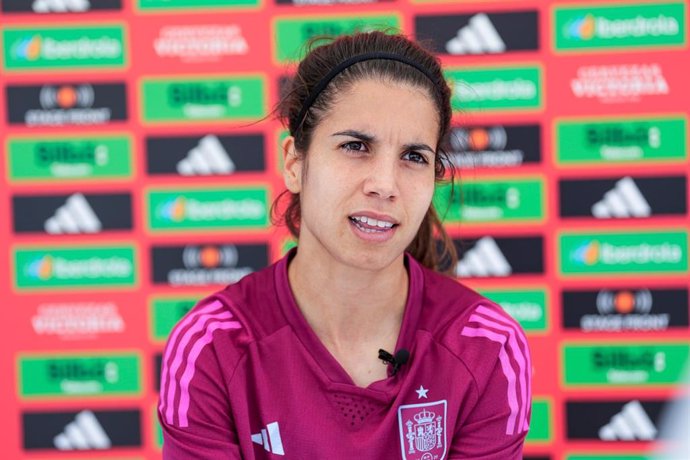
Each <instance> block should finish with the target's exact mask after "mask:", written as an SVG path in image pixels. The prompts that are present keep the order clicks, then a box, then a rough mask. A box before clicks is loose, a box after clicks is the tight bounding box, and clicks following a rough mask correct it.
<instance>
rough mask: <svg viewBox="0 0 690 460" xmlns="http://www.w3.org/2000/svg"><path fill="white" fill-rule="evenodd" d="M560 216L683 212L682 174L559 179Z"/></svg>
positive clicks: (684, 186) (684, 182) (643, 215)
mask: <svg viewBox="0 0 690 460" xmlns="http://www.w3.org/2000/svg"><path fill="white" fill-rule="evenodd" d="M558 187H559V203H560V216H561V217H594V218H596V219H624V218H647V217H656V216H665V215H669V216H671V215H676V216H684V215H685V214H686V213H687V203H686V194H687V178H686V177H685V176H666V177H631V176H625V177H623V178H620V179H619V178H613V179H586V180H580V179H573V180H571V179H564V180H561V181H559V184H558Z"/></svg>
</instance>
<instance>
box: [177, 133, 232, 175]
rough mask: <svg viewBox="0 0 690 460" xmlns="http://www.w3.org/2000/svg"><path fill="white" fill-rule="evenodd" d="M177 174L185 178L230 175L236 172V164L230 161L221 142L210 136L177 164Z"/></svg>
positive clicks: (205, 137)
mask: <svg viewBox="0 0 690 460" xmlns="http://www.w3.org/2000/svg"><path fill="white" fill-rule="evenodd" d="M177 172H178V173H180V174H182V175H183V176H205V175H211V174H230V173H233V172H235V163H233V162H232V160H231V159H230V156H229V155H228V152H227V151H226V150H225V149H224V148H223V145H222V144H221V143H220V140H219V139H218V138H217V137H216V136H214V135H212V134H209V135H207V136H204V137H202V138H201V140H200V141H199V145H198V146H197V147H194V148H193V149H192V150H190V151H189V153H188V154H187V156H186V157H185V158H184V159H182V160H181V161H180V162H179V163H177Z"/></svg>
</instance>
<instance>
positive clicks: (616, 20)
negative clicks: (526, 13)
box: [553, 2, 686, 51]
mask: <svg viewBox="0 0 690 460" xmlns="http://www.w3.org/2000/svg"><path fill="white" fill-rule="evenodd" d="M685 28H686V23H685V4H683V3H682V2H672V3H671V2H667V3H642V4H638V5H614V4H611V5H602V6H593V5H587V6H575V7H568V6H563V7H556V8H554V31H553V33H554V35H555V48H556V50H559V51H571V50H605V49H615V48H640V47H678V46H682V45H683V44H684V43H685V40H686V38H685V34H686V30H685Z"/></svg>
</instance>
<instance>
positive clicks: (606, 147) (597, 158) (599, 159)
mask: <svg viewBox="0 0 690 460" xmlns="http://www.w3.org/2000/svg"><path fill="white" fill-rule="evenodd" d="M686 133H687V122H686V120H685V118H683V117H663V118H661V117H658V118H654V117H649V118H640V119H629V118H626V119H609V120H577V119H575V120H560V121H558V122H556V154H557V157H558V162H559V163H561V164H580V163H592V164H606V163H620V162H643V163H646V162H654V161H664V160H679V161H682V160H685V159H686V158H687V149H686Z"/></svg>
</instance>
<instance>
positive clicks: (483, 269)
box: [455, 236, 513, 277]
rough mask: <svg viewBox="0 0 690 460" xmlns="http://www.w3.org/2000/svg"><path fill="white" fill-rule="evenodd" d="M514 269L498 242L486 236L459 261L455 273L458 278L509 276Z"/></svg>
mask: <svg viewBox="0 0 690 460" xmlns="http://www.w3.org/2000/svg"><path fill="white" fill-rule="evenodd" d="M512 272H513V268H512V267H511V266H510V264H509V263H508V260H506V258H505V256H504V255H503V253H502V252H501V249H500V248H499V247H498V245H497V244H496V240H494V239H493V238H491V237H490V236H485V237H483V238H481V239H480V240H478V241H477V243H476V244H475V245H474V247H473V248H472V249H470V250H469V251H467V252H466V253H465V255H464V256H463V257H462V260H460V261H458V263H457V265H456V268H455V273H456V275H457V276H465V277H469V276H476V277H485V276H508V275H510V274H511V273H512Z"/></svg>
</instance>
